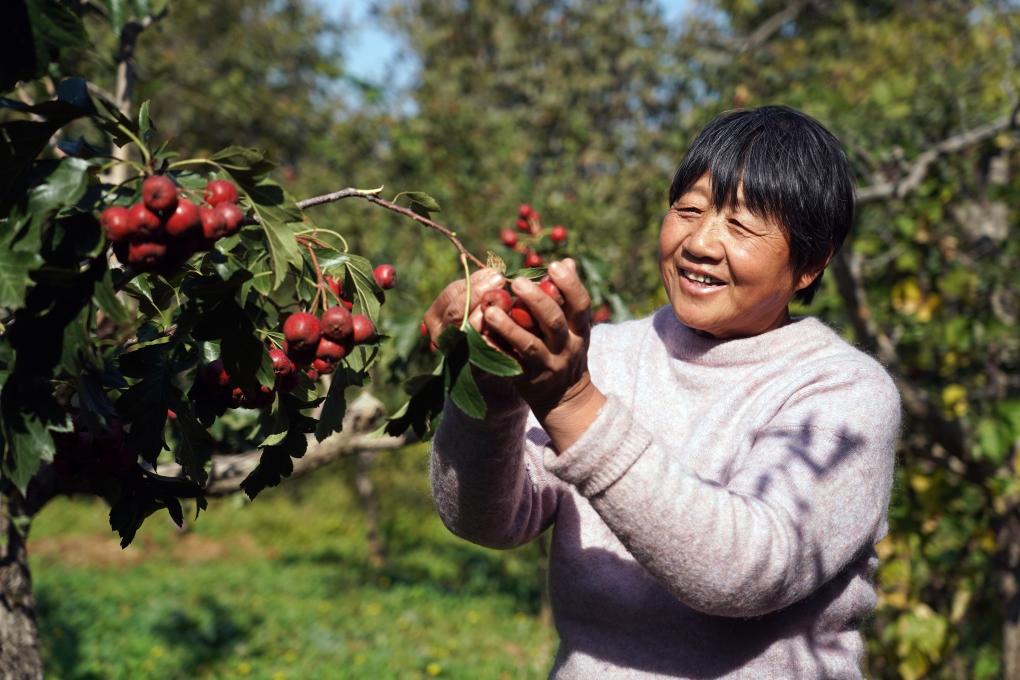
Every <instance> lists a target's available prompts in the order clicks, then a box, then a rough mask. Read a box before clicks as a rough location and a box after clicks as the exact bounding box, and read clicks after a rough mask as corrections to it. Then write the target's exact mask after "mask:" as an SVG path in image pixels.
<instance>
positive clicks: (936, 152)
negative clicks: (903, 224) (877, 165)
mask: <svg viewBox="0 0 1020 680" xmlns="http://www.w3.org/2000/svg"><path fill="white" fill-rule="evenodd" d="M1018 124H1020V103H1018V104H1017V105H1016V106H1014V108H1013V112H1012V113H1011V114H1010V115H1009V116H1008V117H1006V118H1001V119H999V120H997V121H994V122H991V123H987V124H985V125H981V126H978V127H976V128H974V129H972V130H967V131H966V132H961V133H960V134H958V135H953V136H952V137H948V138H946V139H944V140H942V141H941V142H939V143H938V144H935V145H934V146H932V147H931V148H929V149H927V150H925V151H924V152H923V153H921V154H920V155H919V156H918V157H917V158H916V159H914V161H913V162H912V163H910V164H908V165H906V166H905V167H904V168H903V170H902V171H901V172H900V174H899V176H898V177H895V178H892V179H885V178H881V179H880V180H879V181H876V182H875V183H874V184H872V185H871V186H867V187H864V188H862V189H859V190H858V191H857V202H858V203H871V202H874V201H879V200H882V199H885V198H893V197H895V198H903V197H904V196H906V195H907V194H910V193H911V192H913V191H916V190H917V188H918V187H919V186H921V182H922V181H924V178H925V177H926V176H927V174H928V170H929V169H931V166H932V164H933V163H934V162H935V161H936V160H937V159H938V158H939V157H940V156H944V155H946V154H951V153H956V152H959V151H964V150H966V149H969V148H970V147H973V146H975V145H977V144H980V143H981V142H983V141H985V140H988V139H991V138H992V137H995V136H996V135H997V134H999V133H1000V132H1005V131H1006V130H1011V129H1015V128H1016V127H1017V125H1018Z"/></svg>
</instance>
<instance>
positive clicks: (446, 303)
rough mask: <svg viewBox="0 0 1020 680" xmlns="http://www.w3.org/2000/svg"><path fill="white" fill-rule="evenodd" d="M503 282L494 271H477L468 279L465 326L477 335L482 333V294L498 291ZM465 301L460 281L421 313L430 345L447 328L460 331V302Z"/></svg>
mask: <svg viewBox="0 0 1020 680" xmlns="http://www.w3.org/2000/svg"><path fill="white" fill-rule="evenodd" d="M505 284H506V278H504V277H503V275H502V274H500V273H499V272H497V271H496V270H495V269H488V268H486V269H479V270H478V271H476V272H475V273H474V274H472V275H471V308H470V310H469V312H468V322H469V323H470V324H471V325H472V326H474V329H475V330H476V331H478V332H479V333H480V332H481V331H482V310H481V308H480V307H479V306H478V303H479V302H480V301H481V299H482V295H484V294H485V292H486V291H489V290H493V289H496V288H502V287H503V286H504V285H505ZM466 297H467V286H466V285H465V284H464V280H463V279H458V280H457V281H454V282H453V283H451V284H450V285H448V286H447V287H446V288H444V289H443V290H442V292H441V293H439V295H438V296H437V297H436V299H435V300H434V301H433V302H432V304H431V305H430V306H429V308H428V311H427V312H425V328H426V329H427V330H428V333H429V338H431V339H432V342H438V341H439V336H441V335H442V334H443V331H445V330H446V329H447V328H449V327H451V326H453V327H460V324H461V322H462V321H463V320H464V299H465V298H466Z"/></svg>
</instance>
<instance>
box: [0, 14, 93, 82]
mask: <svg viewBox="0 0 1020 680" xmlns="http://www.w3.org/2000/svg"><path fill="white" fill-rule="evenodd" d="M5 5H8V6H7V7H5V8H4V10H5V11H4V15H3V20H4V22H5V23H7V26H6V27H5V30H4V38H5V40H6V41H9V42H8V44H6V45H4V58H3V60H2V68H0V91H2V92H7V91H8V90H10V89H11V88H13V87H14V86H15V85H16V84H17V83H18V81H28V80H35V79H36V78H39V77H41V76H43V75H45V74H46V73H47V71H48V70H49V65H50V62H51V61H53V60H55V59H57V58H59V54H60V52H61V51H62V50H64V49H65V48H74V47H81V46H83V45H85V44H87V43H88V36H87V35H86V33H85V27H84V25H83V24H82V21H81V18H80V17H79V16H78V14H77V13H76V12H75V11H74V10H73V9H72V8H71V7H70V6H68V4H67V3H62V2H53V1H52V0H5Z"/></svg>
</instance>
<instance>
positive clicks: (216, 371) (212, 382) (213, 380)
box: [201, 359, 230, 390]
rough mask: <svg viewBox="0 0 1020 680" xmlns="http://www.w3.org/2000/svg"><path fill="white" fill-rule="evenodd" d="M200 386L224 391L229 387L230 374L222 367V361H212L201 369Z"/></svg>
mask: <svg viewBox="0 0 1020 680" xmlns="http://www.w3.org/2000/svg"><path fill="white" fill-rule="evenodd" d="M201 379H202V384H203V385H205V386H206V387H209V388H211V389H213V390H221V389H225V388H227V387H228V386H229V385H230V374H229V373H227V369H226V368H225V367H224V366H223V359H214V360H213V361H210V362H209V363H208V364H206V365H205V368H203V369H202V376H201Z"/></svg>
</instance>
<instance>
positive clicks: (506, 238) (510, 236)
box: [499, 229, 517, 248]
mask: <svg viewBox="0 0 1020 680" xmlns="http://www.w3.org/2000/svg"><path fill="white" fill-rule="evenodd" d="M499 240H500V241H502V242H503V245H505V246H506V247H507V248H513V247H514V246H515V245H517V234H516V232H514V230H513V229H500V230H499Z"/></svg>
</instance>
